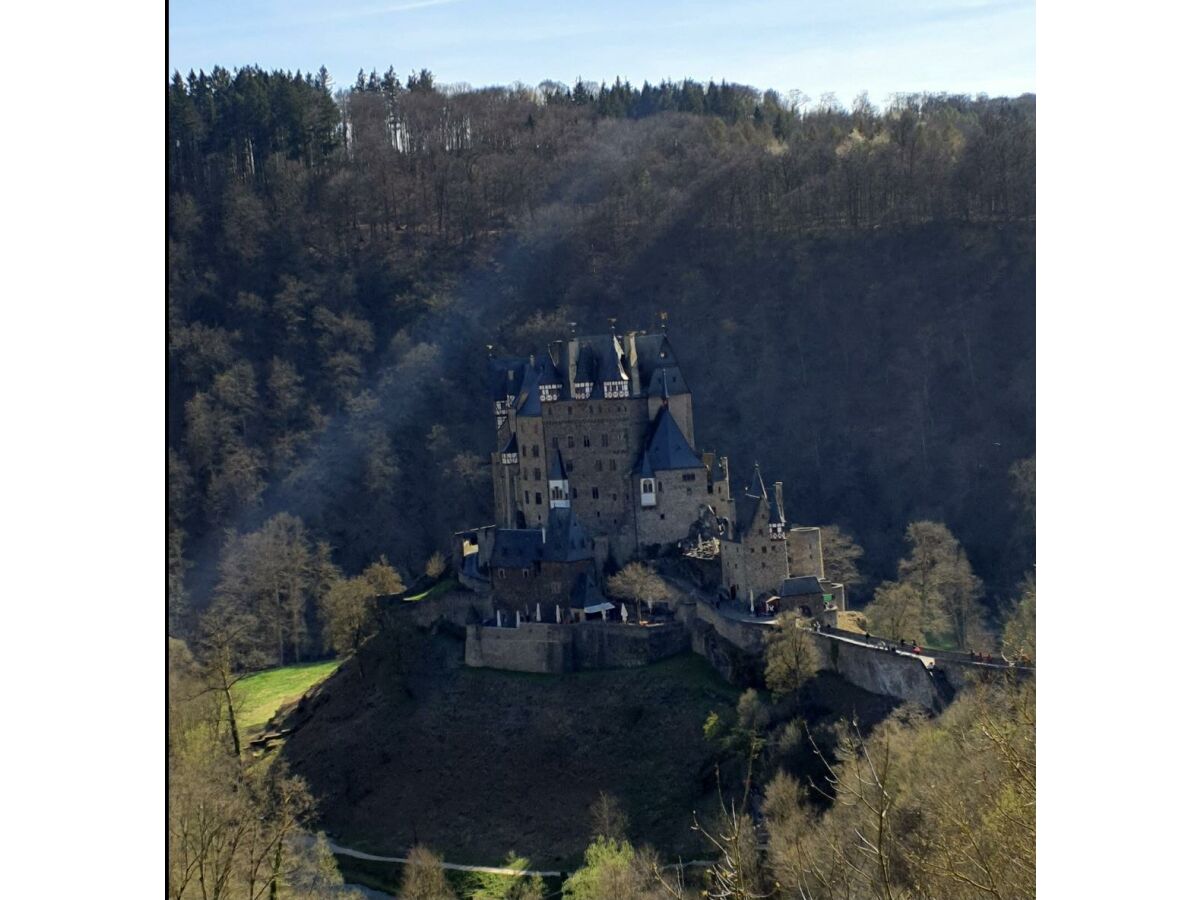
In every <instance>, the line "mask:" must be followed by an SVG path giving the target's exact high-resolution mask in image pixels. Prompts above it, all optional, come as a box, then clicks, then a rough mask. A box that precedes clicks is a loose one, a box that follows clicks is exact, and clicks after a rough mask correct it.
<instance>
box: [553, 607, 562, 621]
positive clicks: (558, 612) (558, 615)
mask: <svg viewBox="0 0 1200 900" xmlns="http://www.w3.org/2000/svg"><path fill="white" fill-rule="evenodd" d="M554 621H555V622H557V623H558V624H559V625H561V624H562V607H561V606H559V605H558V604H557V603H555V604H554Z"/></svg>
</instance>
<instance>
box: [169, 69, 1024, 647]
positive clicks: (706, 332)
mask: <svg viewBox="0 0 1200 900" xmlns="http://www.w3.org/2000/svg"><path fill="white" fill-rule="evenodd" d="M326 83H327V79H326V78H325V76H324V73H323V72H322V73H320V74H318V75H316V76H301V75H299V74H295V75H290V74H287V73H282V72H273V73H267V72H263V71H261V70H258V69H252V68H247V69H241V70H238V71H236V72H229V71H225V70H222V69H219V68H218V69H214V70H213V71H212V72H211V73H209V74H207V75H205V74H200V75H189V76H188V77H186V78H184V77H181V76H178V75H177V76H176V77H175V78H174V79H173V80H172V82H171V84H170V85H169V87H168V91H167V103H168V126H169V132H168V147H167V150H168V190H169V227H168V273H169V275H168V279H169V284H168V293H169V301H168V302H169V357H168V359H169V419H168V422H169V434H168V442H169V454H170V457H169V463H170V501H171V514H170V522H171V540H170V556H171V575H172V577H171V590H172V600H173V611H174V612H175V614H176V615H177V616H181V617H183V618H188V617H189V616H188V610H189V609H194V608H202V607H203V606H205V605H206V604H207V603H208V601H209V598H210V596H211V594H212V591H213V587H214V585H215V584H216V583H217V581H218V578H219V577H226V578H228V577H229V568H230V565H231V564H229V563H228V561H227V562H226V564H225V572H224V575H223V576H222V575H221V565H220V560H221V555H222V547H223V546H225V545H226V542H227V541H229V540H230V535H231V534H237V533H242V534H244V533H247V532H250V531H253V530H254V529H256V528H258V527H260V526H261V525H262V523H263V522H264V521H266V520H268V519H269V518H270V517H272V516H274V515H276V514H278V513H281V512H287V513H290V514H292V515H294V516H296V517H298V518H299V519H300V521H301V523H302V530H303V531H304V541H308V542H311V547H309V550H308V551H306V552H308V556H306V558H311V559H312V560H318V561H322V562H321V564H322V565H325V564H327V563H329V562H330V561H332V563H334V564H335V565H336V566H340V567H341V569H343V570H345V571H347V572H352V573H353V572H358V571H360V570H362V569H363V568H364V567H365V566H366V565H367V564H368V563H369V562H371V561H372V560H374V559H376V558H377V557H379V556H380V555H381V554H384V555H386V556H387V557H388V559H389V560H390V561H391V563H392V564H394V565H396V566H397V567H398V568H399V569H400V570H401V574H402V575H403V574H409V575H411V574H413V573H417V572H419V571H420V570H421V567H422V565H423V564H424V561H425V559H426V558H427V557H428V556H429V555H430V553H431V552H433V551H434V550H436V549H443V550H445V549H446V548H447V547H448V541H449V535H450V533H451V532H452V531H453V530H455V529H457V528H462V527H467V526H471V525H478V524H480V523H482V522H485V521H487V520H488V519H489V517H490V509H489V507H490V497H491V494H490V489H489V486H488V485H489V481H488V473H487V470H486V467H485V463H486V459H487V456H486V454H487V452H488V451H489V450H490V449H491V443H492V432H491V418H490V416H489V413H488V398H487V395H486V391H485V387H484V359H485V354H486V346H487V345H488V344H493V345H495V346H496V347H497V349H498V350H500V351H504V352H514V353H522V354H523V353H528V352H529V351H530V350H531V349H532V348H534V347H535V346H540V345H541V344H542V343H544V342H545V341H546V340H547V339H549V338H551V337H553V336H561V335H562V334H563V333H564V332H565V331H566V330H567V328H568V323H569V322H573V321H574V322H578V323H579V324H580V327H581V328H582V329H591V330H599V329H603V328H607V327H608V320H609V318H610V317H615V318H616V320H617V327H618V328H625V329H633V328H651V327H655V323H656V322H657V317H658V313H659V311H665V312H666V313H667V314H668V316H669V328H670V331H671V333H672V334H673V335H674V336H675V340H674V344H675V347H676V349H677V351H678V354H679V356H680V358H681V360H682V365H683V366H684V371H685V373H686V375H687V377H688V379H689V381H690V384H691V387H692V389H693V391H694V392H695V398H696V409H697V428H696V432H697V439H698V442H699V443H700V444H701V445H702V446H703V447H704V448H711V449H715V450H717V451H718V452H719V453H723V454H727V455H728V456H729V457H730V459H731V461H732V463H733V467H734V479H735V481H738V482H744V481H745V479H746V478H747V477H748V474H749V472H750V470H751V468H752V466H753V464H754V462H755V461H756V460H757V461H759V462H761V464H762V465H763V467H764V471H765V473H766V475H767V477H768V478H769V479H771V480H775V479H779V480H783V481H784V482H785V483H786V491H787V510H788V514H789V518H791V519H792V520H794V521H797V522H801V523H804V524H827V523H837V524H839V525H841V526H842V527H843V528H844V529H845V530H847V531H849V532H850V533H851V534H853V536H854V537H855V539H856V540H857V541H858V542H859V543H860V544H862V545H863V546H864V547H865V549H866V556H865V557H864V559H863V568H864V571H865V573H866V574H867V576H868V579H869V581H875V580H877V579H880V578H884V577H888V576H889V575H890V574H891V573H892V572H893V571H894V570H895V565H896V561H897V559H898V558H899V557H900V556H901V555H902V553H903V552H904V544H903V541H904V531H905V526H906V524H907V523H908V522H910V521H913V520H915V519H920V518H926V519H933V520H938V521H943V522H945V523H947V525H949V527H950V528H951V529H952V531H953V532H954V534H955V535H957V536H958V537H959V538H960V539H961V541H962V544H963V546H964V547H965V549H966V551H967V553H968V555H969V557H970V559H971V562H972V563H973V564H974V566H975V569H976V571H977V572H978V573H979V574H980V575H981V576H982V577H983V579H984V581H985V583H986V585H987V588H988V590H989V595H990V596H991V597H993V598H995V597H1007V596H1009V595H1011V594H1013V593H1014V591H1015V588H1016V585H1017V582H1018V580H1019V579H1020V577H1021V575H1022V574H1023V573H1024V572H1025V571H1026V570H1027V569H1028V568H1029V565H1030V563H1031V561H1032V539H1033V535H1032V530H1031V527H1030V524H1029V523H1028V521H1027V520H1026V519H1025V518H1024V517H1023V515H1022V511H1021V509H1020V508H1019V507H1018V505H1017V504H1016V503H1014V501H1013V499H1012V498H1013V483H1012V476H1011V475H1010V468H1011V467H1012V465H1013V464H1014V463H1015V462H1016V461H1018V460H1021V459H1024V458H1028V457H1031V456H1032V455H1033V452H1034V415H1033V412H1034V137H1035V131H1034V116H1035V104H1034V99H1033V98H1032V97H1030V96H1025V97H1021V98H1019V99H1015V100H1010V99H995V100H988V99H984V98H975V99H971V98H964V97H945V96H938V97H929V96H920V97H916V96H914V97H902V98H898V99H897V100H896V101H895V102H894V103H889V105H888V106H887V107H886V108H882V109H877V108H874V107H872V106H871V105H870V104H869V103H868V102H867V101H866V99H865V98H861V99H860V100H858V101H856V102H855V104H854V106H853V108H852V109H849V110H847V109H844V108H841V107H840V106H838V105H836V104H835V103H833V102H832V101H830V100H829V99H825V100H823V101H822V102H820V103H803V102H802V100H803V98H788V99H784V98H781V97H780V96H778V95H776V94H774V93H773V92H767V93H766V94H760V93H758V92H756V91H754V90H752V89H750V88H746V87H742V86H736V85H715V84H709V85H701V84H697V83H694V82H683V83H679V84H664V85H660V86H657V87H655V86H650V85H644V86H643V87H642V88H640V89H637V88H633V87H632V86H630V85H628V84H626V83H622V82H617V83H615V84H614V86H612V87H607V86H605V87H601V88H596V87H594V86H587V85H583V84H579V85H576V86H575V87H574V88H571V89H568V88H566V87H565V86H555V85H552V84H549V83H547V84H543V85H542V86H540V87H539V88H538V89H524V88H513V89H483V90H445V89H441V88H439V87H438V86H437V85H436V84H435V83H434V81H433V78H432V76H431V75H430V74H429V73H427V72H422V73H420V74H419V75H413V76H412V77H410V78H409V79H408V80H407V82H406V83H402V82H401V81H400V80H399V79H397V78H396V77H395V75H394V73H392V72H389V73H388V74H387V75H385V76H384V77H382V78H379V77H376V76H374V75H372V76H370V77H369V78H367V77H363V78H361V79H360V80H359V83H358V84H357V85H356V86H355V87H354V88H353V89H352V90H350V91H347V92H343V93H340V94H339V95H338V96H337V97H334V96H332V95H331V94H330V92H329V91H328V89H327V86H326ZM289 521H290V520H289ZM322 543H326V544H327V545H328V546H327V547H322ZM229 546H233V545H232V544H230V545H229ZM226 555H227V556H228V554H226ZM314 565H316V563H314ZM330 577H332V576H330ZM281 608H282V607H281ZM280 634H281V635H282V631H281V632H280ZM280 640H281V641H282V637H281V638H280ZM280 655H281V657H282V655H283V654H282V652H281V654H280ZM297 655H299V651H298V652H297Z"/></svg>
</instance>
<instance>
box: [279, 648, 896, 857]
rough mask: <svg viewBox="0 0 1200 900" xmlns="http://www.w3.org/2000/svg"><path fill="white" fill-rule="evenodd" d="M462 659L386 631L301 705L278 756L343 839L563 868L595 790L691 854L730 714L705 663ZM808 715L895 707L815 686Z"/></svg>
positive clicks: (845, 689)
mask: <svg viewBox="0 0 1200 900" xmlns="http://www.w3.org/2000/svg"><path fill="white" fill-rule="evenodd" d="M462 650H463V647H462V643H461V642H460V641H459V640H456V639H454V638H452V637H448V636H445V635H442V636H434V635H429V634H427V633H424V632H420V631H410V630H407V629H396V628H393V629H392V630H390V631H388V632H385V633H384V634H382V635H381V636H379V637H378V638H376V639H374V640H373V641H372V642H371V643H370V644H369V645H367V647H366V648H365V649H364V651H363V654H364V659H363V662H364V667H363V671H365V672H366V679H365V680H364V679H363V677H362V676H361V675H360V672H359V669H358V667H357V666H343V667H342V669H340V670H339V671H338V672H337V673H336V674H335V675H334V676H332V677H331V678H330V679H329V680H328V681H327V682H325V683H324V684H323V685H322V686H321V688H320V690H319V693H318V694H317V695H316V696H315V697H314V698H311V699H310V700H309V701H307V702H306V703H305V709H303V710H302V712H301V714H300V715H299V716H298V717H297V722H298V724H299V728H298V730H297V731H296V733H295V734H294V735H292V737H290V738H289V740H288V741H287V743H286V744H285V746H284V750H283V753H284V754H285V756H286V758H287V760H288V762H289V763H290V764H291V766H292V768H293V770H294V771H295V772H296V773H298V774H300V775H302V776H304V778H305V779H306V780H307V781H308V783H309V785H310V786H311V788H312V791H313V794H314V795H315V796H316V797H317V799H318V803H319V808H320V826H321V827H322V828H323V829H325V830H326V831H328V832H329V833H330V835H331V836H333V837H334V838H335V839H336V840H337V841H338V842H340V843H343V844H348V845H351V846H354V847H356V848H359V849H364V850H368V851H370V852H376V853H380V854H383V855H395V854H397V853H398V852H399V851H402V850H404V849H405V848H407V847H408V846H410V845H412V844H415V843H417V842H424V843H426V844H429V845H430V846H433V847H436V848H437V849H438V850H439V852H441V853H443V854H444V855H445V857H446V858H447V859H449V860H452V861H458V862H470V863H473V864H481V865H495V864H499V863H500V862H502V861H503V859H504V858H505V857H506V856H507V855H508V853H509V852H510V851H511V852H515V853H517V854H518V855H519V856H523V857H529V858H530V859H531V862H532V863H533V864H534V865H535V866H543V867H549V868H558V867H566V866H568V865H571V864H573V863H575V862H577V861H578V859H579V857H580V855H581V853H582V851H583V848H584V847H585V846H586V845H587V843H588V839H589V827H590V823H589V819H588V807H589V806H590V805H591V803H592V802H593V801H594V800H595V799H596V796H597V794H598V793H599V792H600V791H602V790H603V791H608V792H609V793H611V794H612V795H613V796H615V797H616V798H618V800H619V801H620V802H621V803H622V805H623V806H624V807H625V808H626V809H627V810H628V812H629V815H630V832H631V835H630V836H631V838H632V839H633V840H634V841H635V842H637V843H642V842H645V843H650V844H652V845H653V846H655V847H656V848H657V849H658V850H660V851H662V852H663V853H665V854H666V855H667V856H673V855H676V854H681V855H683V856H685V857H689V856H690V855H692V856H694V855H696V854H700V853H702V851H703V849H704V848H703V846H702V845H700V844H699V843H698V842H697V839H696V835H695V834H694V833H693V832H692V831H691V830H690V828H689V826H690V824H691V811H692V810H693V809H697V810H699V811H700V812H701V814H702V815H703V814H705V812H706V810H709V809H711V808H712V804H713V803H714V802H715V790H714V788H715V779H714V772H713V765H714V763H715V762H716V760H717V756H716V754H715V752H714V748H713V746H712V745H710V744H709V743H708V742H707V741H706V740H705V739H704V737H703V733H702V728H703V724H704V720H705V718H706V717H707V716H708V714H709V713H710V712H713V711H715V712H718V713H722V714H725V715H728V714H730V712H731V710H732V709H733V707H734V706H735V705H736V701H737V697H738V694H739V691H738V690H737V689H735V688H732V687H730V686H729V685H727V684H725V683H724V682H722V681H721V680H720V679H719V678H718V677H717V676H716V675H715V673H713V672H712V670H710V669H709V668H708V666H707V664H706V663H705V662H704V661H703V660H702V659H701V658H700V657H698V656H693V655H690V654H688V655H684V656H680V657H675V658H673V659H670V660H667V661H665V662H663V663H659V664H657V665H654V666H651V667H648V668H644V669H629V670H619V671H602V672H583V673H577V674H574V675H568V676H561V677H556V676H537V675H525V674H521V673H514V672H499V671H492V670H484V669H466V668H464V667H463V665H462V662H461V659H462ZM804 706H805V709H807V710H808V715H809V717H810V724H812V725H814V726H815V727H819V726H820V725H821V724H822V723H827V722H830V721H832V720H833V719H835V718H837V717H840V716H849V715H851V714H852V713H855V712H857V713H858V714H860V715H861V716H862V717H863V719H864V721H865V722H866V723H867V724H868V725H869V724H871V723H872V722H874V721H877V720H878V719H879V718H881V717H882V716H883V715H884V714H886V712H887V711H888V710H889V709H891V707H892V706H893V704H892V703H890V702H889V701H887V700H886V699H883V698H879V697H875V696H873V695H870V694H866V693H864V692H861V691H857V690H855V689H853V688H851V687H850V686H849V685H846V684H845V683H843V682H841V681H840V679H837V678H834V677H822V678H820V679H818V680H817V682H816V683H815V684H814V685H813V687H812V689H811V691H810V692H809V694H808V696H807V698H806V700H805V703H804ZM814 772H815V769H814ZM726 777H729V776H728V773H727V776H726Z"/></svg>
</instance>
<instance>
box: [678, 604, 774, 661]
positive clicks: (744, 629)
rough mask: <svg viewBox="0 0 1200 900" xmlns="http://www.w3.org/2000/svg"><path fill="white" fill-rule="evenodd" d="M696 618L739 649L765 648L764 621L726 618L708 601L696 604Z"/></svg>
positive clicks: (757, 651)
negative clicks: (743, 620)
mask: <svg viewBox="0 0 1200 900" xmlns="http://www.w3.org/2000/svg"><path fill="white" fill-rule="evenodd" d="M696 618H697V619H699V620H700V621H702V622H706V623H708V624H709V625H711V626H712V627H713V630H714V631H716V633H717V634H719V635H720V636H721V637H723V638H724V639H725V640H727V641H729V643H731V644H733V645H734V646H735V647H737V648H738V649H739V650H743V651H745V652H747V653H762V652H763V651H764V650H765V649H766V637H767V629H768V628H770V627H771V626H770V625H768V624H766V623H765V622H762V623H758V622H742V621H739V620H737V619H730V618H726V617H725V616H723V615H721V613H720V611H719V610H716V609H714V608H713V607H712V606H711V605H709V604H708V603H703V602H701V603H697V604H696Z"/></svg>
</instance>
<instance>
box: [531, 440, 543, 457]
mask: <svg viewBox="0 0 1200 900" xmlns="http://www.w3.org/2000/svg"><path fill="white" fill-rule="evenodd" d="M541 455H542V449H541V447H539V446H538V445H537V444H534V445H533V458H534V459H537V458H538V457H539V456H541Z"/></svg>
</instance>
